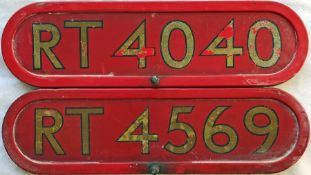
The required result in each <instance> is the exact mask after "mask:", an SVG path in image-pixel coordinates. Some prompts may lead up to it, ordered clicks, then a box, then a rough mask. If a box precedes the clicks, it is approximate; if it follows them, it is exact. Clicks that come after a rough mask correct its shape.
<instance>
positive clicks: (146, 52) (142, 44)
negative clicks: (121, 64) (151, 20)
mask: <svg viewBox="0 0 311 175" xmlns="http://www.w3.org/2000/svg"><path fill="white" fill-rule="evenodd" d="M136 41H137V42H138V47H137V48H132V47H131V46H132V45H133V44H134V43H135V42H136ZM154 55H155V49H154V48H146V20H143V22H142V23H141V24H140V25H139V26H138V27H137V28H136V29H135V31H134V32H133V33H132V34H131V35H130V36H129V37H128V38H127V39H126V41H125V42H124V43H123V44H122V45H121V47H120V48H119V49H118V50H117V51H116V52H115V53H114V56H117V57H123V56H137V58H138V67H139V68H140V69H144V68H146V67H147V64H146V57H147V56H154Z"/></svg>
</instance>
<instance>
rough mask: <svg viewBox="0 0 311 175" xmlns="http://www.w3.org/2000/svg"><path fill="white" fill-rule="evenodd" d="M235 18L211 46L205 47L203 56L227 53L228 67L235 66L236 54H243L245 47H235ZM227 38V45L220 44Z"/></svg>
mask: <svg viewBox="0 0 311 175" xmlns="http://www.w3.org/2000/svg"><path fill="white" fill-rule="evenodd" d="M233 37H234V19H232V20H231V21H230V22H229V24H228V25H227V26H226V27H225V28H224V29H223V30H222V31H221V32H220V33H219V34H218V36H217V37H216V38H215V39H214V40H213V41H212V43H211V44H209V46H208V47H207V48H206V49H204V51H203V52H202V53H201V56H210V55H226V56H227V59H226V67H228V68H233V67H234V56H235V55H242V54H243V47H234V39H233ZM223 40H226V47H220V46H219V45H220V44H221V43H222V42H223Z"/></svg>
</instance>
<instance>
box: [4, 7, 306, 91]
mask: <svg viewBox="0 0 311 175" xmlns="http://www.w3.org/2000/svg"><path fill="white" fill-rule="evenodd" d="M307 50H308V36H307V32H306V29H305V27H304V25H303V23H302V21H301V20H300V19H299V17H298V16H297V15H296V14H295V13H294V12H293V11H292V10H291V9H289V8H288V7H286V6H284V5H282V4H279V3H274V2H109V3H105V2H83V3H81V2H68V3H61V2H57V3H50V2H49V3H36V4H33V5H30V6H27V7H25V8H23V9H21V10H20V11H18V12H17V13H16V14H15V15H14V16H13V17H12V18H11V19H10V21H9V22H8V24H7V26H6V28H5V30H4V34H3V40H2V51H3V55H4V58H5V62H6V64H7V65H8V67H9V68H10V69H11V71H12V72H13V73H14V74H15V75H16V76H17V77H18V78H20V79H21V80H22V81H24V82H26V83H29V84H31V85H35V86H41V87H95V86H96V87H153V86H159V87H180V86H183V87H185V86H192V87H193V86H197V87H198V86H264V85H275V84H278V83H281V82H284V81H286V80H288V79H290V78H291V77H292V76H293V75H295V73H297V72H298V70H299V69H300V67H301V66H302V64H303V62H304V60H305V58H306V54H307Z"/></svg>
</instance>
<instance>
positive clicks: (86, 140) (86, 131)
mask: <svg viewBox="0 0 311 175" xmlns="http://www.w3.org/2000/svg"><path fill="white" fill-rule="evenodd" d="M91 114H93V115H102V114H104V108H101V107H92V108H66V115H77V116H80V119H81V137H82V139H81V142H82V143H81V145H82V154H83V155H89V154H90V121H89V120H90V118H89V117H90V115H91Z"/></svg>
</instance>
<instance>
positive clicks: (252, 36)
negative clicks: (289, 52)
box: [248, 20, 282, 68]
mask: <svg viewBox="0 0 311 175" xmlns="http://www.w3.org/2000/svg"><path fill="white" fill-rule="evenodd" d="M263 28H266V29H268V30H269V31H270V32H271V34H272V37H273V50H272V54H271V57H270V58H269V59H264V58H260V57H259V56H258V52H257V49H256V38H257V34H258V32H259V31H260V30H261V29H263ZM281 49H282V44H281V37H280V32H279V29H278V27H277V26H276V25H275V24H273V23H272V22H271V21H268V20H261V21H257V22H256V23H255V24H254V25H253V26H252V27H251V28H250V30H249V34H248V52H249V56H250V57H251V59H252V61H253V62H254V63H255V64H256V65H257V66H259V67H263V68H269V67H271V66H273V65H275V64H276V63H277V61H278V60H279V59H280V54H281Z"/></svg>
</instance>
